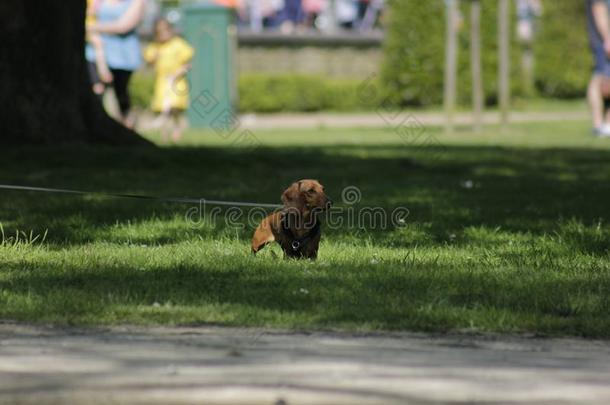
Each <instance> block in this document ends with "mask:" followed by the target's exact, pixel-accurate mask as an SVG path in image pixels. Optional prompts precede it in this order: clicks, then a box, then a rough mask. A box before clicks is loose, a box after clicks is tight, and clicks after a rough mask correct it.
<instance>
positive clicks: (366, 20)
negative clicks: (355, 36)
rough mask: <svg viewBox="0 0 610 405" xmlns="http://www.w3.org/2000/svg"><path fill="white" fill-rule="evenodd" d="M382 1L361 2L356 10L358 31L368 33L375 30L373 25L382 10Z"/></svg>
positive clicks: (363, 0)
mask: <svg viewBox="0 0 610 405" xmlns="http://www.w3.org/2000/svg"><path fill="white" fill-rule="evenodd" d="M383 6H384V0H362V1H360V7H359V10H358V18H359V24H358V28H359V29H360V31H370V30H372V29H373V28H375V24H376V23H377V20H378V19H379V16H380V14H381V12H382V10H383Z"/></svg>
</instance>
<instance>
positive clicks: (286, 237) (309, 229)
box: [252, 180, 332, 259]
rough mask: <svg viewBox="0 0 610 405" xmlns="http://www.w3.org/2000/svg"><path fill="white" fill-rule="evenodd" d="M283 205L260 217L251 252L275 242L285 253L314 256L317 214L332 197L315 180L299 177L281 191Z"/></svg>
mask: <svg viewBox="0 0 610 405" xmlns="http://www.w3.org/2000/svg"><path fill="white" fill-rule="evenodd" d="M282 202H283V203H284V207H283V208H282V209H281V210H279V211H276V212H274V213H273V214H271V215H269V216H268V217H267V218H265V219H263V221H262V222H261V224H260V225H259V226H258V228H256V231H255V232H254V236H253V237H252V253H253V254H256V253H257V252H258V251H259V250H261V249H262V248H264V247H265V246H266V245H268V244H269V243H271V242H274V241H275V242H277V243H279V245H280V246H281V247H282V250H284V254H285V256H286V257H291V258H307V259H315V258H316V257H317V256H318V246H319V244H320V236H321V230H320V222H319V220H318V214H320V213H321V212H323V211H325V210H327V209H329V208H330V207H331V206H332V201H331V199H330V198H328V197H327V196H326V194H325V192H324V187H323V186H322V185H321V184H320V183H319V182H318V181H317V180H301V181H297V182H296V183H294V184H292V185H291V186H290V187H288V188H287V189H286V191H284V193H283V194H282Z"/></svg>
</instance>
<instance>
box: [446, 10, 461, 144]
mask: <svg viewBox="0 0 610 405" xmlns="http://www.w3.org/2000/svg"><path fill="white" fill-rule="evenodd" d="M445 1H446V5H447V7H446V8H447V28H446V41H445V95H444V98H445V101H444V104H445V130H446V132H447V133H452V132H453V130H454V122H453V119H454V113H455V100H456V96H457V56H458V49H457V18H458V7H457V5H458V3H457V0H445Z"/></svg>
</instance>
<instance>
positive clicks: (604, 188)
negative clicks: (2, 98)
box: [0, 144, 610, 252]
mask: <svg viewBox="0 0 610 405" xmlns="http://www.w3.org/2000/svg"><path fill="white" fill-rule="evenodd" d="M300 178H318V179H320V180H321V181H322V182H323V183H324V184H325V186H326V188H327V190H329V193H330V194H331V196H332V197H334V199H335V200H336V201H339V202H340V200H341V191H342V190H343V189H344V188H345V187H347V186H356V187H358V188H359V189H360V191H361V193H362V199H361V200H360V203H359V204H358V205H355V206H353V208H354V209H356V210H357V209H359V208H362V207H365V206H368V207H371V206H378V207H381V208H383V209H385V210H388V211H391V210H392V209H393V208H395V207H397V206H404V207H406V208H408V209H409V211H410V216H409V218H408V221H407V225H408V226H420V225H422V226H423V228H422V229H423V231H422V232H424V233H426V234H427V235H426V238H424V239H423V240H422V241H421V243H445V242H447V241H448V240H449V239H451V238H452V237H453V235H455V234H459V233H460V232H462V231H463V230H464V229H465V228H467V227H484V228H489V229H497V228H500V229H502V230H503V231H505V232H515V233H519V232H527V233H532V234H544V233H554V232H557V229H558V223H561V221H566V220H570V219H574V220H575V221H576V222H575V225H574V227H572V228H573V230H574V229H576V231H575V232H576V233H575V236H574V238H573V239H574V241H575V242H574V243H575V244H576V245H578V246H580V247H581V248H586V247H587V246H589V245H590V244H589V243H588V241H589V239H587V238H593V239H595V238H598V239H599V238H600V236H599V235H597V236H595V235H589V236H587V235H588V234H587V232H588V231H586V230H585V231H586V232H581V234H579V233H578V229H577V228H578V224H582V225H584V226H585V227H595V226H596V225H597V224H598V223H600V219H601V221H602V222H601V224H602V226H603V220H604V219H606V218H608V217H610V206H609V205H608V203H607V201H608V200H609V198H608V197H610V152H608V151H601V150H587V149H532V148H511V147H484V146H444V147H442V148H435V147H427V148H425V147H418V148H409V147H405V146H404V145H401V144H397V145H383V146H371V145H366V146H358V145H332V146H323V147H274V148H259V149H257V150H253V151H252V150H245V149H239V148H210V147H205V148H203V147H188V148H171V149H147V150H144V149H142V150H137V149H133V150H127V149H112V148H95V149H93V148H91V149H75V148H15V149H10V150H7V151H5V152H4V157H3V160H2V161H0V183H8V184H20V185H32V186H45V187H60V188H73V189H83V190H95V191H106V192H117V193H132V194H145V195H153V196H174V197H197V198H198V197H205V198H208V199H219V200H238V201H252V202H261V203H279V196H280V194H281V192H282V190H283V189H284V188H285V187H286V186H287V185H289V184H290V183H291V182H292V181H294V180H297V179H300ZM1 195H2V198H0V222H2V223H3V224H4V227H5V231H6V232H7V233H12V232H14V231H15V230H24V231H29V230H34V231H35V232H38V233H43V232H44V231H45V230H48V237H47V241H48V242H50V243H52V244H58V245H73V244H82V243H89V242H92V241H99V240H104V241H109V242H116V241H120V242H124V241H129V242H134V243H151V244H165V243H172V242H176V241H180V240H185V239H192V238H196V237H211V238H214V237H219V236H221V235H224V234H227V233H231V234H235V233H237V234H239V235H241V236H243V237H244V238H247V237H248V236H249V233H250V232H251V227H250V228H246V229H238V230H235V229H228V228H230V226H228V225H227V224H225V223H223V221H217V222H218V223H214V224H207V225H205V226H202V227H199V228H197V227H195V228H193V227H189V225H188V224H187V223H186V221H184V224H183V226H184V228H181V227H182V225H181V224H180V222H181V221H182V219H183V218H184V216H185V214H186V212H187V211H188V209H189V208H193V206H185V205H180V204H177V205H176V204H166V203H158V202H150V201H130V200H114V199H105V198H96V197H75V196H66V195H48V194H35V193H24V192H9V191H2V194H1ZM344 207H345V205H344ZM128 223H130V224H132V225H133V224H135V225H138V226H140V228H138V227H136V228H135V229H134V230H132V231H131V237H129V236H128V235H129V234H130V231H129V230H128V229H127V230H126V229H125V226H126V224H128ZM143 223H144V225H142V224H143ZM147 226H148V227H149V229H150V232H149V233H148V234H146V233H145V232H144V235H142V234H143V233H142V232H140V230H141V229H142V227H144V228H146V227H147ZM117 228H118V229H119V231H117V232H114V231H113V229H117ZM604 229H605V228H604ZM353 231H354V230H353V229H336V230H328V231H327V232H328V235H330V236H331V237H333V236H334V237H342V236H344V235H349V234H351V233H353ZM364 232H366V233H367V234H368V235H370V236H371V237H372V238H373V239H374V240H375V241H376V242H378V243H380V244H384V243H386V244H389V245H392V246H396V245H398V246H400V237H401V236H400V235H401V233H400V232H388V231H387V230H380V229H366V230H364ZM604 232H606V231H604ZM126 235H127V236H126ZM583 235H584V236H583ZM604 235H607V233H605V234H604ZM604 235H602V237H601V239H600V240H603V236H604ZM583 238H584V239H583ZM600 240H598V242H599V243H596V244H594V246H597V247H596V248H594V251H597V250H598V249H599V250H600V252H601V251H605V249H606V246H605V244H604V243H603V241H602V242H600ZM409 243H410V242H409ZM421 243H420V244H421ZM405 245H406V246H408V243H406V244H405Z"/></svg>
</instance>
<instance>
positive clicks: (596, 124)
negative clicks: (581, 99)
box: [587, 74, 604, 129]
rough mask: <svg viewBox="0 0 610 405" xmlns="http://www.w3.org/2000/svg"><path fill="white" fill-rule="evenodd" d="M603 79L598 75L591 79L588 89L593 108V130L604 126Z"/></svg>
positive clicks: (588, 97)
mask: <svg viewBox="0 0 610 405" xmlns="http://www.w3.org/2000/svg"><path fill="white" fill-rule="evenodd" d="M601 85H602V77H601V76H600V75H598V74H595V75H593V77H591V81H590V82H589V87H588V89H587V100H588V101H589V107H590V108H591V118H592V121H593V128H595V129H600V128H601V127H602V125H603V124H604V101H603V98H602V91H601Z"/></svg>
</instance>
